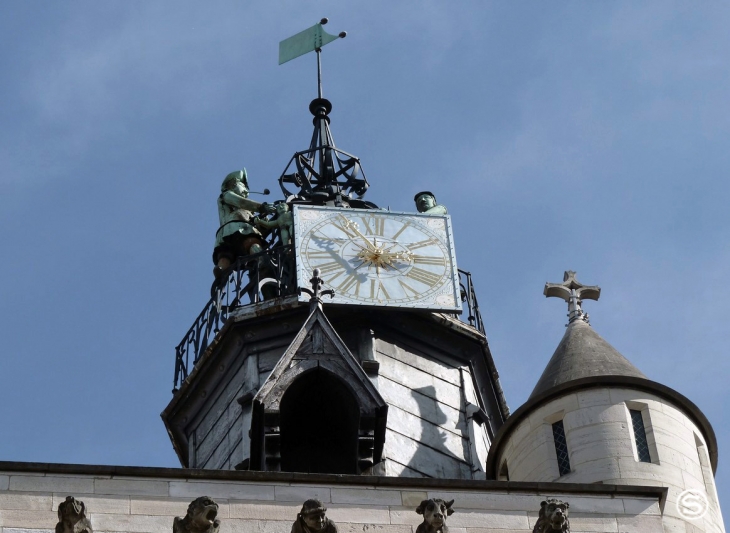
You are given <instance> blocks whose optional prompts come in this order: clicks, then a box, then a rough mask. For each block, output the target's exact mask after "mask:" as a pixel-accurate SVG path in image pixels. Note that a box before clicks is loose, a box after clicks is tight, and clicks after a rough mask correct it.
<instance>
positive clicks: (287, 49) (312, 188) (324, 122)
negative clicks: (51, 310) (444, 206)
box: [279, 18, 377, 208]
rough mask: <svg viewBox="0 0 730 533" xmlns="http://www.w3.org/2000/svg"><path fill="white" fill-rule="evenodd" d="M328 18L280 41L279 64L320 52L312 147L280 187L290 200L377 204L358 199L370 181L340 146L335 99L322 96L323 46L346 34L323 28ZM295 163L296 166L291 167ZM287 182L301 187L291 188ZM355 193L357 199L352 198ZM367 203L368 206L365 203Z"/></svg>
mask: <svg viewBox="0 0 730 533" xmlns="http://www.w3.org/2000/svg"><path fill="white" fill-rule="evenodd" d="M327 22H328V20H327V19H326V18H323V19H322V20H321V21H320V22H319V23H318V24H315V25H314V26H312V27H311V28H308V29H306V30H304V31H303V32H300V33H298V34H296V35H294V36H292V37H289V38H288V39H285V40H283V41H281V42H280V43H279V64H282V63H285V62H287V61H289V60H291V59H294V58H295V57H299V56H300V55H303V54H306V53H308V52H312V51H315V52H317V98H315V99H314V100H312V102H311V103H310V104H309V111H310V112H311V113H312V115H313V116H314V119H313V120H312V122H313V124H314V132H313V134H312V140H311V141H310V143H309V149H307V150H302V151H301V152H297V153H295V154H294V156H293V157H292V158H291V159H290V160H289V163H288V164H287V166H286V168H285V169H284V172H283V173H282V175H281V177H279V186H280V187H281V190H282V192H283V193H284V195H285V196H286V197H287V201H296V202H298V203H310V204H317V205H324V204H329V205H335V206H350V207H366V208H367V207H371V208H372V207H377V206H375V205H374V204H370V203H369V202H363V201H361V200H359V198H361V197H362V196H363V195H364V194H365V191H367V189H368V187H369V184H368V182H367V180H366V179H365V175H364V173H363V171H362V167H361V166H360V159H358V158H357V157H355V156H353V155H351V154H348V153H347V152H344V151H343V150H340V149H338V148H337V147H336V146H335V141H334V139H333V138H332V132H331V131H330V126H329V124H330V117H329V114H330V111H332V102H330V101H329V100H327V99H326V98H324V97H323V96H322V94H323V92H322V57H321V56H322V46H324V45H326V44H328V43H331V42H332V41H335V40H337V39H338V37H339V38H343V37H345V36H346V35H347V32H344V31H343V32H340V34H339V35H331V34H329V33H327V32H325V31H324V30H323V29H322V26H323V25H324V24H327ZM292 166H294V168H290V167H292ZM288 184H294V185H295V186H296V187H298V188H299V191H298V192H294V191H290V190H289V189H288V188H287V186H288ZM353 195H355V196H357V198H358V199H356V200H353V201H351V199H352V198H353ZM366 204H367V205H366Z"/></svg>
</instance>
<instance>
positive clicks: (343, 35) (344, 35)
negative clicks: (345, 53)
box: [339, 31, 347, 39]
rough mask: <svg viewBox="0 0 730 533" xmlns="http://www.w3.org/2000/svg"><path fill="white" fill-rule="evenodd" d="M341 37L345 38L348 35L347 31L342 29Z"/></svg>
mask: <svg viewBox="0 0 730 533" xmlns="http://www.w3.org/2000/svg"><path fill="white" fill-rule="evenodd" d="M339 37H340V39H344V38H345V37H347V32H346V31H341V32H340V35H339Z"/></svg>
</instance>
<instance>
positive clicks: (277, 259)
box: [172, 245, 485, 393]
mask: <svg viewBox="0 0 730 533" xmlns="http://www.w3.org/2000/svg"><path fill="white" fill-rule="evenodd" d="M292 248H293V247H292V246H291V245H289V246H278V247H274V248H272V249H270V250H267V251H265V252H261V253H258V254H254V255H248V256H246V257H239V258H238V259H237V260H236V262H235V263H234V264H232V265H231V266H230V267H229V269H228V270H227V271H226V273H224V274H223V275H222V276H221V277H219V278H218V279H217V280H216V282H214V283H213V286H212V287H211V298H210V300H208V303H207V304H205V307H204V308H203V310H202V311H201V312H200V314H199V315H198V317H197V318H196V319H195V322H193V325H192V326H191V327H190V329H189V330H188V332H187V333H186V334H185V336H184V337H183V339H182V341H180V344H178V345H177V347H176V348H175V378H174V382H173V389H172V392H173V393H175V392H177V390H178V386H179V385H180V384H182V382H183V380H185V378H187V377H188V374H189V373H190V372H191V371H192V369H193V368H194V367H195V364H196V363H197V362H198V359H200V357H201V356H202V355H203V354H204V353H205V350H206V349H207V348H208V346H209V345H210V343H211V342H212V341H213V339H215V337H216V335H217V334H218V332H219V331H220V328H221V327H222V326H223V324H224V323H225V321H226V319H227V318H228V316H229V314H230V313H231V311H233V310H234V309H237V308H239V307H243V306H245V305H250V304H256V303H259V302H262V301H264V300H270V299H272V298H277V297H279V296H287V295H291V294H296V272H295V267H294V255H293V249H292ZM459 284H460V288H461V301H462V302H463V304H464V307H465V308H464V311H465V313H464V314H462V315H459V317H460V318H461V320H463V321H464V322H468V323H469V324H470V325H471V326H472V327H474V328H476V329H477V330H479V331H480V332H481V333H482V334H485V332H484V323H483V322H482V316H481V314H480V313H479V305H478V304H477V296H476V293H475V292H474V285H473V283H472V280H471V273H469V272H466V271H465V270H459Z"/></svg>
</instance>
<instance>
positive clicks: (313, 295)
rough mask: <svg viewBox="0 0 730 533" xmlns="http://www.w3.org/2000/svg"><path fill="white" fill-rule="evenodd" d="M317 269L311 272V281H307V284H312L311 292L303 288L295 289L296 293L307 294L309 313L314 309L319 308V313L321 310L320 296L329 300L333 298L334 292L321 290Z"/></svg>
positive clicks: (321, 281) (320, 279)
mask: <svg viewBox="0 0 730 533" xmlns="http://www.w3.org/2000/svg"><path fill="white" fill-rule="evenodd" d="M319 274H320V272H319V269H318V268H315V269H314V271H313V272H312V279H310V280H309V282H310V283H311V284H312V290H309V289H307V288H304V287H300V288H298V289H297V292H298V293H299V294H300V295H301V294H302V293H303V292H305V293H307V294H308V295H309V312H310V313H311V312H313V311H314V310H315V309H316V308H319V309H320V311H321V310H322V296H329V297H330V298H334V296H335V291H333V290H332V289H327V290H326V291H323V290H322V283H323V280H322V278H320V277H319Z"/></svg>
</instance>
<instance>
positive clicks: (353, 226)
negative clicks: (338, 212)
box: [342, 217, 375, 250]
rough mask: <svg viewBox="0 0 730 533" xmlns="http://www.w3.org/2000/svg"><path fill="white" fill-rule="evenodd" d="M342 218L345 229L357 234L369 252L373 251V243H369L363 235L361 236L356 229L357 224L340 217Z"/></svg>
mask: <svg viewBox="0 0 730 533" xmlns="http://www.w3.org/2000/svg"><path fill="white" fill-rule="evenodd" d="M342 218H344V219H345V226H346V227H348V228H350V229H351V230H352V231H354V232H355V233H357V236H358V237H360V238H361V239H362V240H364V241H365V243H366V244H367V245H368V248H369V249H370V250H375V245H374V244H373V243H371V242H370V241H369V240H368V238H367V237H366V236H365V235H363V234H362V233H360V230H359V229H357V223H356V222H353V221H352V220H348V219H347V218H345V217H342Z"/></svg>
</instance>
